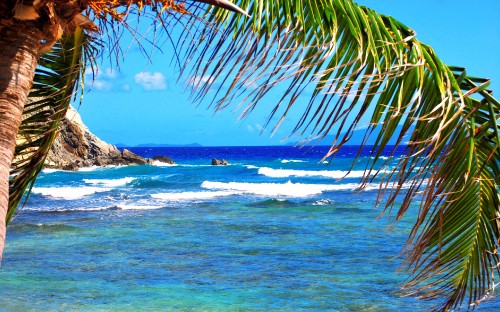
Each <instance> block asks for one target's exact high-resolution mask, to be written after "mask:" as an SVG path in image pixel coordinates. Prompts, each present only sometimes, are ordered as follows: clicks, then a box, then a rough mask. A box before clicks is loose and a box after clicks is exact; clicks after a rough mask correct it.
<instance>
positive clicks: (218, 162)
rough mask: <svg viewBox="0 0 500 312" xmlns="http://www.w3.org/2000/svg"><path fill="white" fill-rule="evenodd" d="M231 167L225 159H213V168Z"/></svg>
mask: <svg viewBox="0 0 500 312" xmlns="http://www.w3.org/2000/svg"><path fill="white" fill-rule="evenodd" d="M227 165H229V164H228V162H227V160H225V159H224V158H223V159H222V160H218V159H217V158H212V166H227Z"/></svg>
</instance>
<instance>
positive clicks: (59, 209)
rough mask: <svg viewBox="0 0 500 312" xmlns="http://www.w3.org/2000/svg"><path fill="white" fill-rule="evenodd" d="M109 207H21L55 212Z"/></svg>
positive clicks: (99, 209)
mask: <svg viewBox="0 0 500 312" xmlns="http://www.w3.org/2000/svg"><path fill="white" fill-rule="evenodd" d="M110 208H111V207H78V208H48V207H43V208H33V207H25V208H23V209H26V210H30V211H57V212H71V211H101V210H108V209H110Z"/></svg>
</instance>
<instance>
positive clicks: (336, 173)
mask: <svg viewBox="0 0 500 312" xmlns="http://www.w3.org/2000/svg"><path fill="white" fill-rule="evenodd" d="M259 174H261V175H264V176H266V177H270V178H289V177H324V178H332V179H341V178H344V177H347V178H362V177H363V174H364V171H363V170H353V171H351V172H349V171H342V170H321V171H312V170H293V169H273V168H268V167H262V168H259Z"/></svg>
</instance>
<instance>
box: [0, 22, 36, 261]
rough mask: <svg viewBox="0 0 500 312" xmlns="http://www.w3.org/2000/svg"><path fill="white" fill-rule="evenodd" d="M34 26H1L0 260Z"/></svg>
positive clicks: (33, 57)
mask: <svg viewBox="0 0 500 312" xmlns="http://www.w3.org/2000/svg"><path fill="white" fill-rule="evenodd" d="M33 26H34V25H33V23H30V22H15V23H14V25H10V26H5V27H3V28H1V29H0V262H1V260H2V255H3V249H4V247H5V238H6V222H5V220H6V216H7V210H8V207H9V171H10V166H11V163H12V158H13V157H14V149H15V146H16V136H17V132H18V130H19V124H20V123H21V120H22V113H23V108H24V104H25V102H26V99H27V97H28V94H29V92H30V89H31V86H32V83H33V77H34V74H35V68H36V66H37V64H38V47H39V45H40V38H42V36H41V31H40V30H39V27H36V26H35V27H33Z"/></svg>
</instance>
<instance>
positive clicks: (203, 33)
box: [0, 0, 500, 310]
mask: <svg viewBox="0 0 500 312" xmlns="http://www.w3.org/2000/svg"><path fill="white" fill-rule="evenodd" d="M193 2H205V3H212V4H219V5H222V6H223V7H224V8H226V9H231V10H236V11H237V10H238V8H237V7H235V6H232V5H231V4H230V3H227V2H225V1H221V0H218V1H217V0H213V1H208V0H207V1H193ZM233 2H234V3H235V4H236V5H237V6H238V7H241V8H245V9H246V10H247V12H248V13H249V14H250V16H251V17H249V16H246V15H243V14H233V13H229V12H227V11H226V10H221V9H218V8H215V7H210V6H208V7H207V6H203V5H198V4H196V3H194V4H193V3H189V4H190V5H188V6H184V5H182V2H181V1H179V2H174V1H166V0H165V1H161V0H156V1H155V0H135V1H132V0H130V1H125V0H116V1H98V0H95V1H92V0H81V1H77V0H73V1H71V0H35V1H32V0H31V1H28V0H25V1H16V0H11V1H6V2H5V1H4V3H2V4H0V12H3V13H0V32H2V35H3V36H1V38H0V40H3V41H5V42H1V43H0V48H1V49H5V51H2V53H0V55H2V60H3V62H5V65H4V63H2V66H9V67H8V69H7V67H5V68H6V69H5V70H4V71H2V72H4V73H9V74H8V75H10V80H9V79H7V78H9V77H7V78H2V80H1V81H2V82H0V90H1V92H0V103H1V104H0V109H1V111H0V118H1V123H2V129H1V131H2V141H1V145H2V147H0V151H2V154H1V155H0V159H2V160H1V161H2V163H1V164H0V168H3V169H2V170H3V171H2V179H4V178H5V176H7V175H8V168H9V167H10V165H11V164H10V160H9V159H11V158H12V153H13V152H12V150H13V146H14V142H15V138H16V134H17V125H18V124H19V123H20V122H21V119H22V126H21V130H22V131H21V132H20V134H22V135H23V137H24V138H25V139H24V140H19V141H18V142H19V144H18V147H17V149H16V151H17V152H18V153H19V154H22V155H25V156H26V157H22V159H24V160H21V161H19V162H16V163H15V164H14V166H13V171H12V176H11V179H10V182H11V190H10V194H11V200H10V207H9V212H8V214H7V212H6V215H7V216H8V217H7V218H8V219H10V218H11V216H12V214H13V212H14V210H15V208H16V207H17V205H18V204H19V202H20V200H21V198H22V194H23V193H24V190H25V189H26V188H27V187H29V186H30V185H31V183H32V182H33V181H34V178H35V177H36V174H37V172H38V171H39V170H40V168H41V163H42V161H43V159H44V155H45V154H46V150H47V146H50V142H51V140H52V139H53V136H54V135H55V134H54V131H53V129H54V127H55V126H56V125H57V122H58V120H59V119H60V116H61V112H63V111H64V109H65V107H67V103H69V100H70V97H71V95H72V94H74V92H75V86H76V85H77V84H76V81H77V77H78V75H80V74H81V70H82V69H83V68H85V67H86V65H87V63H88V62H91V61H92V56H93V55H95V52H97V51H98V50H99V46H98V45H97V46H96V45H95V44H96V42H98V41H96V39H95V38H93V37H90V36H89V35H88V34H90V32H92V31H97V30H98V27H97V26H96V25H95V24H94V22H93V21H96V22H97V23H98V24H99V26H100V28H101V29H108V30H110V31H111V33H113V34H116V32H112V31H113V30H116V27H117V26H119V25H125V27H126V23H125V22H124V21H125V18H126V16H127V14H130V12H135V13H136V14H138V15H139V16H144V15H146V14H151V15H152V16H153V17H154V19H155V20H156V21H159V22H160V23H159V24H160V29H161V30H164V31H166V32H167V33H168V34H169V35H170V34H177V33H179V34H180V36H179V39H178V40H177V41H175V40H174V39H173V38H172V39H171V40H172V41H171V42H172V44H173V47H174V48H175V50H176V52H177V56H178V63H179V64H181V69H182V73H183V74H185V75H187V76H189V77H191V83H192V84H193V85H194V86H195V87H196V91H195V92H196V93H195V95H196V96H195V99H196V100H202V99H204V98H206V97H207V96H210V98H211V103H212V104H211V105H213V106H214V108H215V109H222V108H224V107H226V106H227V105H229V104H231V103H234V102H236V103H240V104H243V105H245V107H246V109H245V111H244V114H248V113H250V112H251V111H252V110H253V109H254V107H255V106H256V105H257V104H258V103H260V102H263V101H261V100H262V99H264V98H265V96H266V95H267V94H268V92H269V91H270V90H271V89H273V88H274V87H275V86H277V85H285V86H287V87H286V90H285V91H284V92H283V94H282V98H281V99H280V100H279V101H278V102H277V103H276V104H275V105H274V107H272V109H271V114H270V117H269V119H268V126H269V124H270V122H271V120H273V118H275V117H278V120H279V121H278V122H277V123H276V124H274V125H271V126H274V129H276V128H277V127H278V126H279V124H280V123H281V122H282V121H283V119H284V118H285V117H286V116H287V114H288V113H289V111H290V110H292V109H294V108H297V107H298V109H302V110H303V111H304V113H303V115H302V117H301V118H300V119H299V120H298V121H297V124H296V127H295V129H294V133H293V134H306V133H311V134H312V136H313V137H319V138H324V137H325V136H326V135H327V134H330V133H331V132H333V133H334V137H335V140H334V142H332V147H331V149H330V151H329V153H328V154H327V155H325V158H330V159H332V157H334V156H335V153H336V151H338V149H339V148H340V147H341V146H342V145H343V144H345V143H346V142H348V140H349V138H350V136H351V135H352V133H353V131H354V129H356V127H357V126H358V124H359V123H360V121H361V120H362V118H367V117H368V118H369V119H370V126H369V127H368V129H367V130H366V135H365V138H366V139H367V138H368V137H369V136H370V135H375V134H376V133H378V134H376V135H375V137H376V138H375V140H376V146H375V147H374V148H373V152H372V153H373V157H372V160H371V161H370V163H368V164H367V170H366V175H365V178H364V179H363V184H364V183H368V182H370V181H372V180H373V179H374V177H375V176H376V175H382V176H383V178H384V179H383V181H384V182H383V183H381V193H380V194H381V195H380V200H384V201H385V207H386V209H388V210H389V211H390V210H391V209H392V208H393V206H394V205H395V203H396V202H399V201H402V203H401V204H398V206H399V207H398V211H397V213H396V219H397V220H398V219H400V218H401V217H402V216H403V215H404V214H405V212H406V211H407V210H408V209H410V208H411V205H410V204H411V202H412V201H413V200H419V201H420V206H419V208H418V217H417V220H416V223H415V225H414V227H413V229H412V230H411V232H410V236H409V238H408V241H407V244H406V246H405V248H404V252H405V253H406V262H405V264H406V265H407V267H408V268H409V269H410V273H411V276H410V278H409V280H408V282H407V284H406V285H405V288H406V289H407V290H408V292H409V293H410V294H412V295H418V296H421V297H422V298H424V299H436V300H437V303H438V304H439V308H441V309H442V310H449V309H454V308H460V307H461V306H462V305H463V304H467V308H468V309H474V308H476V307H477V306H478V304H479V303H480V302H481V301H482V300H485V299H487V298H488V297H489V296H491V294H492V292H493V290H494V287H495V273H497V274H500V257H499V254H498V250H497V248H498V246H499V244H500V209H499V207H500V205H499V204H500V203H499V194H498V193H499V192H498V191H499V182H500V167H499V165H500V151H499V149H498V146H499V144H500V135H499V131H498V118H499V114H500V102H499V101H498V100H496V99H495V98H493V96H492V92H491V91H489V90H488V86H489V81H488V80H486V79H480V78H475V77H470V76H468V74H467V72H466V70H465V68H461V67H452V66H447V65H445V64H444V63H443V62H442V61H441V60H440V59H439V58H438V57H437V56H436V55H435V53H434V51H433V50H432V48H431V47H429V46H428V45H425V44H424V43H422V42H420V41H418V40H417V39H416V38H415V33H414V32H413V31H412V30H411V29H410V28H408V27H406V26H405V25H403V24H401V23H400V22H398V21H397V20H395V19H393V18H392V17H387V16H383V15H380V14H377V13H376V12H374V11H372V10H370V9H368V8H366V7H362V6H358V5H356V4H355V3H353V2H352V1H351V0H314V1H311V0H299V1H296V0H282V1H254V0H235V1H233ZM19 3H21V4H19ZM19 5H21V6H23V10H24V11H26V12H31V13H33V12H35V13H36V14H38V15H39V16H40V17H39V18H36V19H34V20H26V19H24V20H23V17H22V16H25V15H22V14H21V13H20V9H19ZM25 7H28V9H31V11H30V10H28V9H27V8H25ZM134 10H135V11H134ZM24 11H23V12H24ZM5 12H14V14H17V19H12V17H8V16H7V17H5V16H4V15H5V14H6V13H5ZM82 12H84V13H85V15H86V16H84V15H82V14H81V13H82ZM23 14H24V13H23ZM7 15H8V13H7ZM54 16H56V17H57V18H56V19H55V22H54V19H53V17H54ZM49 17H50V18H49ZM49 21H51V22H49ZM54 23H55V24H54ZM46 24H48V25H46ZM54 25H56V26H58V27H56V26H54ZM34 26H37V27H34ZM49 26H50V27H49ZM175 27H180V28H181V30H180V31H179V32H176V31H172V29H173V28H175ZM35 28H36V29H35ZM60 29H63V30H64V32H65V33H66V34H68V35H69V34H74V35H73V36H66V37H64V38H66V39H65V40H62V41H58V40H59V36H58V34H59V33H60ZM81 29H84V30H83V31H82V30H81ZM41 30H43V31H41ZM20 33H21V35H20ZM118 39H119V36H116V37H112V38H111V39H110V41H111V42H110V44H109V46H114V41H115V40H118ZM228 39H231V40H228ZM9 40H10V41H9ZM55 42H58V43H57V45H56V46H55V49H54V50H53V52H52V53H50V54H47V55H44V56H43V58H42V60H43V62H41V63H42V65H43V66H45V67H41V68H39V73H38V75H37V78H36V79H35V81H37V83H39V84H36V85H35V87H34V88H33V91H32V92H33V93H32V96H33V97H34V98H35V99H36V100H34V101H32V102H30V104H28V105H27V106H26V108H25V112H24V119H23V117H19V116H20V115H21V112H22V109H23V105H24V103H25V102H26V97H27V93H28V91H29V88H30V87H31V81H32V79H33V73H34V70H35V67H36V64H37V62H38V60H39V57H38V55H37V53H36V52H37V51H40V50H43V49H44V48H45V47H50V46H52V45H53V44H54V43H55ZM28 47H29V48H28ZM70 47H71V48H70ZM8 53H10V54H8ZM4 56H5V57H4ZM65 62H66V63H67V64H66V65H65V66H59V65H61V64H63V63H65ZM53 76H56V77H66V79H59V80H61V81H62V80H64V83H62V84H59V85H56V84H52V83H51V82H49V78H50V77H53ZM12 78H14V79H12ZM5 81H7V82H5ZM221 84H222V85H223V86H224V88H222V87H220V85H221ZM11 85H15V89H16V92H11V91H9V90H10V89H9V87H11ZM20 90H22V92H18V91H20ZM209 91H212V92H210V93H209ZM43 92H46V93H43ZM51 92H54V93H57V96H53V95H52V93H51ZM18 93H19V94H18ZM62 102H64V103H66V104H64V103H63V104H61V103H62ZM59 105H60V106H59ZM27 108H28V109H27ZM14 112H15V114H14ZM351 120H354V122H350V121H351ZM41 124H43V127H45V128H43V127H41V126H40V125H41ZM3 125H8V127H7V126H6V127H4V126H3ZM335 126H340V129H339V130H338V131H333V130H332V129H334V127H335ZM398 126H399V127H398ZM7 128H9V129H8V131H7ZM40 129H44V130H43V131H42V130H40ZM400 129H401V130H400ZM378 130H380V131H378ZM37 131H38V132H37ZM4 132H5V134H4ZM7 135H8V136H7ZM33 136H34V138H35V139H32V138H33ZM393 136H396V137H397V138H398V140H397V142H398V144H397V145H401V144H404V142H403V138H404V137H408V136H409V137H410V140H409V142H408V144H407V145H405V148H406V154H407V156H408V157H405V158H403V159H401V160H400V163H399V165H398V166H396V167H395V168H396V169H394V171H392V172H386V171H380V172H379V171H377V170H376V169H375V168H379V167H380V166H379V165H380V164H382V165H383V164H388V162H389V161H390V160H384V159H382V158H380V157H379V156H380V154H381V152H382V150H384V149H385V148H388V142H389V139H390V138H391V137H393ZM365 142H366V140H365ZM39 147H40V148H39ZM362 148H363V147H360V151H361V149H362ZM391 148H392V151H393V152H394V151H395V150H396V148H397V146H396V147H391ZM16 159H17V158H16ZM5 179H7V178H5ZM4 182H5V181H4ZM0 189H2V191H1V192H2V193H1V194H3V197H2V198H3V199H2V200H3V201H1V202H0V207H2V208H5V207H7V203H6V196H7V191H6V190H5V183H4V184H3V188H2V187H0ZM5 210H7V209H6V208H5ZM0 218H2V220H3V217H2V216H1V215H0ZM0 240H2V241H3V239H2V237H0ZM1 248H3V246H1Z"/></svg>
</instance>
